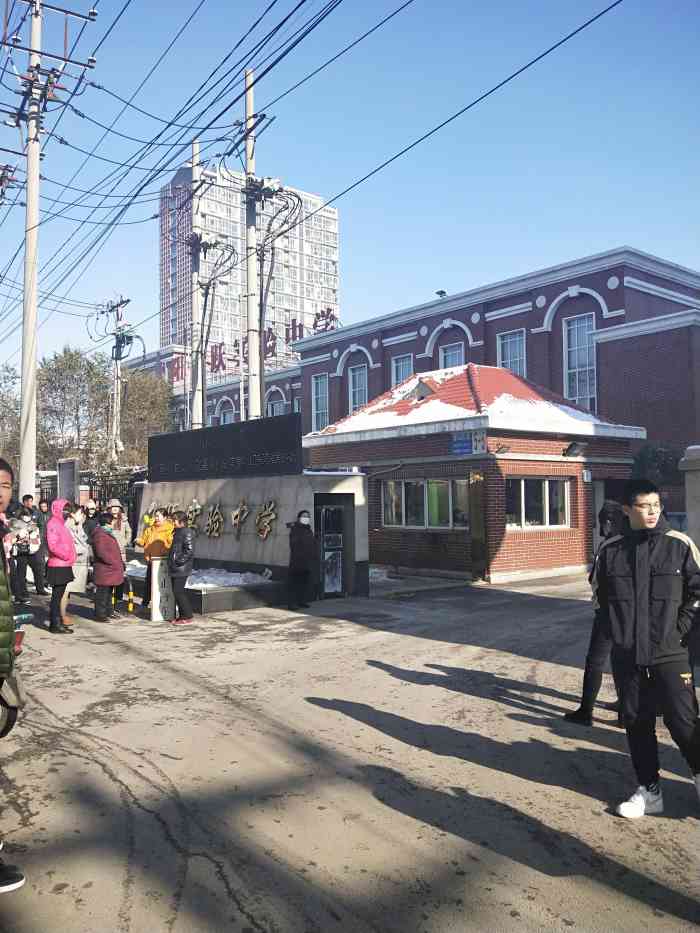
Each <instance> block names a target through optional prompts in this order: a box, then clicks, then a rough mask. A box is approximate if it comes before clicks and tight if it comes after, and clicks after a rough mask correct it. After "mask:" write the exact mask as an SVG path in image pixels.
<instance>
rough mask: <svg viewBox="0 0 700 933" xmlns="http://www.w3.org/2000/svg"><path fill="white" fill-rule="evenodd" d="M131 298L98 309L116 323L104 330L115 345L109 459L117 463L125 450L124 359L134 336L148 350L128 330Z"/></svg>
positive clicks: (109, 302)
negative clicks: (127, 317)
mask: <svg viewBox="0 0 700 933" xmlns="http://www.w3.org/2000/svg"><path fill="white" fill-rule="evenodd" d="M130 300H131V299H130V298H123V297H122V298H119V300H118V301H108V302H107V304H106V305H105V306H104V308H101V309H100V311H98V313H97V316H98V317H103V316H107V317H108V318H111V317H112V315H114V325H113V327H110V323H109V321H108V322H107V325H106V328H105V330H104V333H105V336H107V335H110V336H112V337H114V346H113V347H112V362H113V363H114V369H113V378H112V418H111V421H110V426H109V460H110V463H117V462H118V461H119V457H120V454H121V453H122V451H123V450H124V445H123V444H122V438H121V419H122V360H125V359H126V358H127V357H128V356H129V355H130V353H131V347H132V345H133V343H134V337H136V339H137V340H139V341H141V344H142V346H143V352H144V354H145V352H146V346H145V344H144V342H143V339H142V338H141V337H139V335H138V334H131V333H128V332H127V328H128V324H127V322H126V321H125V320H124V315H123V313H122V312H123V310H124V308H125V307H126V306H127V305H128V304H129V302H130Z"/></svg>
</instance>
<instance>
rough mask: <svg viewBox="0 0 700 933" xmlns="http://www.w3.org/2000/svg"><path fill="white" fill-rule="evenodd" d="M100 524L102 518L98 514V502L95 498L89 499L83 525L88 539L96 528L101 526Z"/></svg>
mask: <svg viewBox="0 0 700 933" xmlns="http://www.w3.org/2000/svg"><path fill="white" fill-rule="evenodd" d="M99 525H100V519H99V516H98V514H97V503H96V502H95V500H94V499H88V501H87V502H86V503H85V524H84V525H83V529H84V531H85V534H86V535H87V538H88V541H89V540H90V538H91V537H92V533H93V531H94V530H95V528H99Z"/></svg>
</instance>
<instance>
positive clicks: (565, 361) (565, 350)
mask: <svg viewBox="0 0 700 933" xmlns="http://www.w3.org/2000/svg"><path fill="white" fill-rule="evenodd" d="M582 318H589V319H590V318H592V319H593V329H592V331H591V333H592V334H595V330H596V326H595V325H596V319H595V314H594V313H593V312H592V311H590V312H587V313H586V314H574V315H571V316H570V317H565V318H562V322H561V326H562V338H561V345H562V357H563V358H562V376H563V383H564V385H563V389H564V392H563V395H564V398H567V399H569V400H570V401H572V402H573V403H574V404H575V405H579V404H580V403H579V402H578V401H577V400H576V397H575V396H571V395H569V342H568V337H569V328H568V324H569V322H570V321H578V320H581V319H582ZM593 390H594V391H593V408H591V409H588V410H590V411H591V413H592V414H596V412H597V410H598V367H597V365H596V348H595V339H594V340H593Z"/></svg>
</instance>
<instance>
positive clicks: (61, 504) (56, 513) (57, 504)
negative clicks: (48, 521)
mask: <svg viewBox="0 0 700 933" xmlns="http://www.w3.org/2000/svg"><path fill="white" fill-rule="evenodd" d="M67 505H68V499H54V500H53V502H52V503H51V517H52V518H57V519H58V520H59V521H61V522H65V519H64V517H63V510H64V508H65V507H66V506H67Z"/></svg>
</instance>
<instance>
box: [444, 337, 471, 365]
mask: <svg viewBox="0 0 700 933" xmlns="http://www.w3.org/2000/svg"><path fill="white" fill-rule="evenodd" d="M455 347H459V351H460V355H461V357H462V362H461V363H446V362H445V352H446V351H447V350H454V348H455ZM465 358H466V357H465V355H464V341H463V340H459V341H457V343H446V344H444V346H442V347H440V349H439V351H438V361H439V368H440V369H451V368H452V367H453V366H464V360H465Z"/></svg>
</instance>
